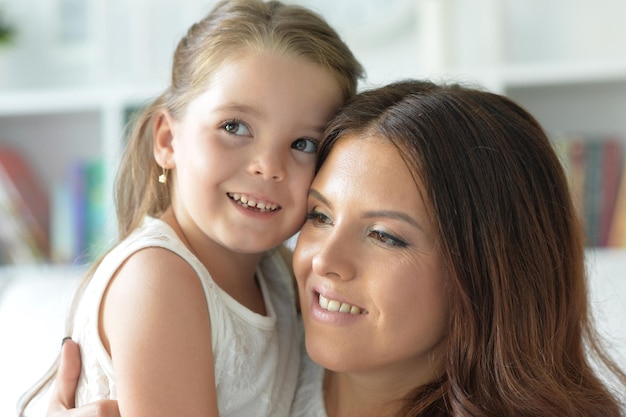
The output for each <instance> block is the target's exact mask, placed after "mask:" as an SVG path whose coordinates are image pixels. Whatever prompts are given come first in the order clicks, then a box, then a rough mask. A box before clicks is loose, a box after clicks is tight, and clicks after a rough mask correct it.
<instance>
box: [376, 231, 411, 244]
mask: <svg viewBox="0 0 626 417" xmlns="http://www.w3.org/2000/svg"><path fill="white" fill-rule="evenodd" d="M369 236H370V237H372V238H374V239H375V240H376V241H378V242H380V243H382V244H383V245H386V246H392V247H400V248H404V247H407V246H408V243H406V242H405V241H404V240H402V239H399V238H397V237H395V236H392V235H390V234H389V233H385V232H381V231H378V230H371V231H370V232H369Z"/></svg>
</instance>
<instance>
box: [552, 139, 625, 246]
mask: <svg viewBox="0 0 626 417" xmlns="http://www.w3.org/2000/svg"><path fill="white" fill-rule="evenodd" d="M554 146H555V149H556V151H557V153H558V154H559V158H560V159H561V161H562V163H563V167H564V170H565V172H566V174H567V176H568V180H569V184H570V190H571V194H572V199H573V204H574V207H575V208H576V210H577V213H578V215H579V216H580V219H581V220H582V222H583V225H584V228H585V234H586V238H587V241H586V243H587V245H588V246H590V247H608V246H620V247H621V246H624V247H626V242H623V243H621V244H618V243H616V242H620V241H621V240H620V239H619V238H618V237H616V236H619V235H620V233H619V229H620V228H623V227H620V224H621V223H622V222H623V221H626V220H622V219H623V217H624V216H626V210H625V209H624V205H626V203H620V199H621V198H622V197H621V196H620V195H621V194H622V193H623V192H622V191H620V182H622V183H623V178H624V175H625V174H624V153H625V152H624V148H625V145H624V142H623V140H622V139H620V138H618V137H614V136H599V135H587V136H584V135H576V136H574V135H571V136H565V137H562V138H559V139H557V140H555V141H554ZM624 187H625V186H624V185H623V184H622V186H621V188H624ZM624 198H626V197H624ZM620 204H622V206H620Z"/></svg>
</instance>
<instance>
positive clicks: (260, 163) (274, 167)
mask: <svg viewBox="0 0 626 417" xmlns="http://www.w3.org/2000/svg"><path fill="white" fill-rule="evenodd" d="M284 159H285V157H284V156H283V155H281V154H280V153H279V152H277V151H275V150H271V149H268V150H264V151H262V152H259V153H257V154H256V155H255V156H254V157H253V159H252V161H251V162H250V167H249V172H250V174H252V175H255V176H260V177H262V178H263V179H265V180H273V181H282V180H283V179H285V176H286V175H285V174H286V169H285V166H286V161H285V160H284Z"/></svg>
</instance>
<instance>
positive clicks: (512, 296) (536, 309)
mask: <svg viewBox="0 0 626 417" xmlns="http://www.w3.org/2000/svg"><path fill="white" fill-rule="evenodd" d="M347 133H350V134H351V136H355V135H356V136H359V135H362V136H363V137H365V136H368V135H371V134H373V135H376V136H377V137H385V138H388V139H389V141H390V142H391V143H393V144H394V145H395V146H396V147H397V148H398V150H399V151H400V153H401V155H402V157H403V159H404V160H405V162H406V164H407V166H408V167H409V169H411V170H412V173H413V175H414V177H415V178H419V179H420V180H421V182H422V183H423V184H424V187H425V193H426V197H427V198H428V200H429V201H430V203H431V204H432V208H433V223H434V224H435V225H436V227H437V228H438V235H439V250H440V251H441V254H442V257H443V259H444V264H445V265H446V273H445V280H446V284H447V291H448V292H449V297H450V300H451V302H450V306H451V314H450V317H451V319H450V322H449V328H448V331H447V334H448V346H447V351H446V352H447V353H446V355H447V356H446V358H444V360H443V361H442V362H443V363H444V367H443V369H442V370H441V377H440V378H439V379H438V380H436V381H433V382H432V383H431V384H429V385H428V386H426V387H416V388H415V390H414V391H413V392H411V393H409V394H408V395H407V397H406V398H405V399H404V401H403V404H402V405H403V408H402V414H401V415H402V416H456V417H460V416H464V417H465V416H468V417H469V416H472V417H476V416H498V417H502V416H536V417H539V416H541V417H546V416H554V417H565V416H586V417H588V416H598V417H599V416H603V417H607V416H615V417H617V416H621V415H622V414H621V411H620V407H623V406H624V404H623V401H624V398H623V397H620V396H621V395H623V393H624V392H626V391H625V389H626V375H625V374H624V371H623V370H621V369H619V367H618V366H617V364H616V363H615V362H614V361H612V359H611V358H610V357H609V356H608V355H607V354H606V353H605V351H604V350H603V349H602V347H601V343H600V338H599V336H598V335H597V334H596V331H595V329H594V326H593V325H592V318H591V315H590V310H589V301H588V296H589V294H588V289H587V282H586V276H585V264H584V258H585V255H584V236H583V228H582V226H581V223H580V221H579V219H578V217H577V216H576V212H575V210H574V208H573V205H572V198H571V196H570V192H569V189H568V184H567V179H566V177H565V175H564V171H563V169H562V167H561V164H560V162H559V160H558V158H557V156H556V154H555V152H554V151H553V149H552V146H551V144H550V142H549V140H548V138H547V136H546V134H545V133H544V131H543V129H542V128H541V126H540V125H539V124H538V123H537V121H536V120H535V119H534V118H533V117H532V116H531V115H530V114H528V113H527V112H526V111H525V110H524V109H522V108H521V107H520V106H518V105H517V104H515V103H514V102H512V101H511V100H509V99H507V98H506V97H503V96H500V95H496V94H492V93H488V92H485V91H481V90H479V89H474V88H469V87H462V86H458V85H435V84H432V83H429V82H419V81H405V82H399V83H395V84H392V85H389V86H386V87H383V88H380V89H377V90H373V91H369V92H365V93H362V94H360V95H359V96H357V97H356V98H355V99H354V100H352V101H351V102H350V103H348V104H347V105H346V106H345V107H344V108H343V109H342V110H341V111H340V112H339V113H338V115H337V117H336V118H335V119H334V120H332V121H331V122H330V124H329V126H328V129H327V136H326V138H325V140H324V142H323V143H322V145H321V148H320V154H319V159H318V169H319V167H320V166H321V164H323V162H324V160H325V158H326V157H327V156H328V153H329V152H330V150H331V149H332V147H333V144H334V143H335V142H336V141H337V140H340V139H341V137H342V136H344V135H345V134H347ZM598 365H601V366H602V368H601V369H602V371H604V372H605V374H604V375H603V376H600V375H599V374H598V373H597V372H596V371H595V369H596V368H595V367H596V366H598ZM611 376H612V379H611V380H610V381H611V384H614V385H613V388H615V387H617V386H619V387H620V389H621V390H622V391H613V390H612V388H611V385H607V383H605V380H604V378H605V377H606V378H607V379H609V378H610V377H611ZM620 392H621V393H622V394H620ZM620 402H622V403H621V404H620ZM622 410H623V409H622Z"/></svg>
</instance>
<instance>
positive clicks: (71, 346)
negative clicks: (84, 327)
mask: <svg viewBox="0 0 626 417" xmlns="http://www.w3.org/2000/svg"><path fill="white" fill-rule="evenodd" d="M80 363H81V362H80V348H79V346H78V344H77V343H76V342H74V341H73V340H72V339H69V338H66V339H64V340H63V347H62V348H61V361H60V364H59V371H58V373H57V376H56V379H55V385H54V387H53V390H52V393H51V395H50V402H49V404H48V412H47V413H46V417H120V413H119V410H118V407H117V401H113V400H102V401H98V402H95V403H91V404H87V405H85V406H82V407H79V408H74V406H75V402H74V398H75V395H76V386H77V384H78V377H79V376H80Z"/></svg>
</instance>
